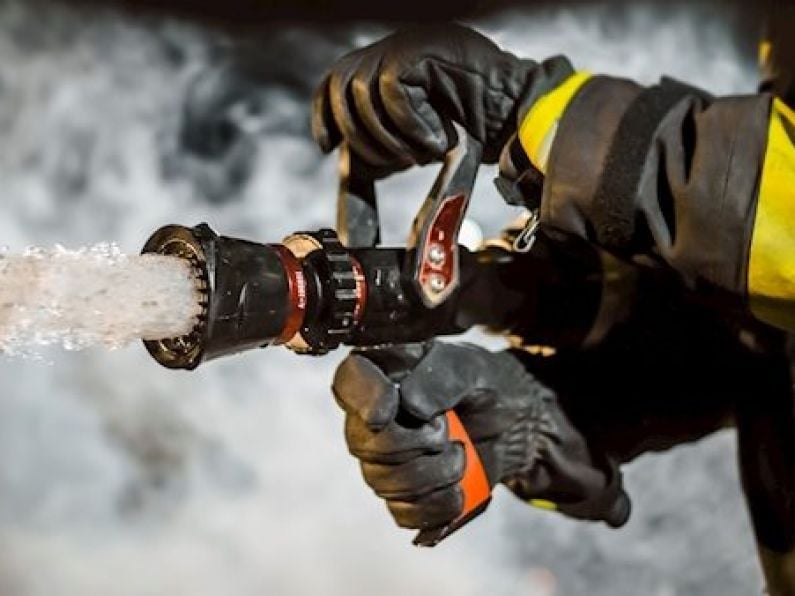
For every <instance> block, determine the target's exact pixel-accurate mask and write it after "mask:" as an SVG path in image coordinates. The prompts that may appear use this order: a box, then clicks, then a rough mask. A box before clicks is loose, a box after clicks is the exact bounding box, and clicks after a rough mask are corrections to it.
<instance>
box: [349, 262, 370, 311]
mask: <svg viewBox="0 0 795 596" xmlns="http://www.w3.org/2000/svg"><path fill="white" fill-rule="evenodd" d="M351 265H352V266H353V279H354V281H355V282H356V306H354V307H353V324H354V325H356V324H357V323H358V322H359V321H361V319H362V315H363V314H364V309H365V307H366V306H367V278H365V276H364V270H363V269H362V266H361V264H360V263H359V261H357V260H356V259H354V258H353V257H351Z"/></svg>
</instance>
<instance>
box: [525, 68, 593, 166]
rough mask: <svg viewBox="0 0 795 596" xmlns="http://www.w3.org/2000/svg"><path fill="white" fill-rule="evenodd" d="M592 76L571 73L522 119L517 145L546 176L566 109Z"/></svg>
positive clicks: (584, 73)
mask: <svg viewBox="0 0 795 596" xmlns="http://www.w3.org/2000/svg"><path fill="white" fill-rule="evenodd" d="M591 76H592V75H591V74H590V73H588V72H577V73H574V74H573V75H571V76H570V77H569V78H568V79H566V80H565V81H563V82H562V83H561V84H560V85H558V86H557V87H555V88H554V89H552V91H550V92H549V93H547V94H546V95H542V96H541V97H540V98H539V99H538V100H537V101H536V102H535V103H534V104H533V106H532V107H531V108H530V111H528V112H527V115H526V116H525V117H524V120H522V124H521V125H520V126H519V142H520V143H521V145H522V148H523V149H524V152H525V154H527V157H528V158H530V161H531V162H532V164H533V165H534V166H535V167H536V168H538V169H539V170H540V171H541V172H542V173H546V169H547V160H548V159H549V150H550V148H551V147H552V140H553V139H554V138H555V133H556V132H557V130H558V122H559V121H560V119H561V117H562V116H563V112H564V110H565V109H566V106H568V105H569V102H570V101H571V99H572V98H573V97H574V95H575V93H577V91H579V89H580V87H582V85H583V83H585V81H587V80H588V79H590V78H591Z"/></svg>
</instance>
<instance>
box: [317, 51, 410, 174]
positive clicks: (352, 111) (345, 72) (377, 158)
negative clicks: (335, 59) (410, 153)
mask: <svg viewBox="0 0 795 596" xmlns="http://www.w3.org/2000/svg"><path fill="white" fill-rule="evenodd" d="M357 61H358V56H357V55H356V54H352V55H351V56H349V57H348V58H347V59H346V64H341V65H340V67H339V68H336V69H335V70H334V71H333V72H332V73H331V79H330V81H329V95H330V98H331V111H332V113H333V114H334V120H335V122H336V123H337V126H338V127H339V129H340V132H341V133H342V136H343V138H344V139H345V140H346V141H347V142H348V143H349V144H350V146H351V148H352V149H353V151H354V152H355V153H356V154H357V155H358V156H359V157H360V158H361V159H362V160H363V161H365V162H366V163H368V164H370V165H371V166H374V167H376V168H387V167H392V166H395V167H397V166H398V165H399V164H396V163H395V161H394V159H395V158H394V157H393V156H390V154H389V152H388V151H387V150H386V149H384V148H383V147H382V146H381V145H380V143H378V141H377V140H376V139H374V138H373V137H372V136H371V135H370V133H369V132H368V131H367V128H366V127H365V126H364V125H363V124H362V123H361V121H360V118H359V114H358V112H357V110H356V105H355V102H354V99H353V91H352V89H351V79H352V78H353V74H354V72H355V67H354V66H353V64H354V63H355V62H357Z"/></svg>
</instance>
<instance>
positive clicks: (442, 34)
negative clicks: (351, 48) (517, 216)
mask: <svg viewBox="0 0 795 596" xmlns="http://www.w3.org/2000/svg"><path fill="white" fill-rule="evenodd" d="M571 72H572V68H571V66H570V65H569V63H568V61H567V60H566V59H565V58H562V57H557V58H552V59H550V60H548V61H546V62H543V63H541V64H537V63H535V62H533V61H531V60H521V59H519V58H517V57H516V56H514V55H513V54H510V53H508V52H504V51H502V50H500V49H499V48H498V47H497V46H496V45H495V44H494V43H492V42H491V41H489V40H488V39H487V38H485V37H484V36H482V35H480V34H479V33H476V32H475V31H473V30H472V29H468V28H466V27H462V26H460V25H454V24H447V25H434V26H426V27H420V28H414V29H410V30H404V31H400V32H398V33H395V34H393V35H390V36H389V37H386V38H385V39H383V40H381V41H379V42H378V43H375V44H373V45H370V46H368V47H365V48H362V49H359V50H357V51H355V52H352V53H351V54H348V55H347V56H345V57H343V58H342V59H340V60H339V61H338V62H337V63H336V64H335V65H334V66H333V67H332V68H331V71H330V72H329V73H328V74H327V75H326V77H325V78H324V80H323V82H322V83H321V84H320V86H319V87H318V88H317V90H316V91H315V98H314V105H313V109H312V133H313V135H314V137H315V140H316V141H317V143H318V144H319V145H320V147H321V148H322V149H323V150H324V151H326V152H329V151H331V150H332V149H334V148H335V147H336V146H337V145H338V144H339V143H340V142H341V141H343V140H344V141H347V142H348V143H349V144H350V147H351V148H352V150H353V151H354V152H355V153H356V154H357V155H358V156H359V157H360V158H361V159H362V160H363V161H364V162H365V163H367V164H369V165H370V166H372V167H373V168H374V173H375V175H376V176H385V175H388V174H390V173H392V172H395V171H399V170H401V169H405V168H407V167H409V166H411V165H413V164H423V163H428V162H430V161H434V160H439V159H440V158H441V157H443V155H444V153H445V152H446V151H447V149H448V148H449V147H450V146H451V145H452V143H453V142H454V141H455V139H451V138H450V135H449V134H448V133H449V131H450V129H451V125H450V122H451V121H456V122H458V123H459V124H461V125H462V126H463V127H464V128H466V129H467V131H469V133H470V134H471V135H472V136H473V137H474V138H476V139H477V140H479V141H480V142H481V143H482V144H483V161H484V162H486V163H494V162H495V161H496V160H497V158H498V156H499V154H500V151H501V149H502V148H503V145H504V144H505V143H506V141H507V140H508V138H509V137H510V136H511V134H512V133H514V132H515V131H516V128H517V119H518V118H520V117H521V116H522V115H523V113H524V112H525V111H526V110H527V108H528V107H529V106H530V105H532V103H533V102H534V100H535V99H536V98H537V97H539V96H540V95H542V94H544V93H546V92H547V91H548V90H549V89H551V88H553V87H555V86H557V85H558V84H559V83H560V82H561V81H562V80H564V79H565V78H566V77H568V76H569V75H570V74H571Z"/></svg>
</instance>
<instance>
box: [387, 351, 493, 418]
mask: <svg viewBox="0 0 795 596" xmlns="http://www.w3.org/2000/svg"><path fill="white" fill-rule="evenodd" d="M493 356H494V354H492V353H491V352H488V351H487V350H484V349H482V348H478V347H476V346H471V345H464V344H448V343H444V342H436V343H435V344H433V345H432V346H431V348H430V349H429V350H428V352H427V353H426V354H425V356H424V357H423V358H422V360H421V361H420V362H419V363H418V364H417V365H416V366H415V367H414V370H412V371H411V373H410V374H409V375H408V376H406V378H404V379H403V380H402V381H401V382H400V403H401V405H402V407H403V408H405V410H406V411H407V412H409V413H410V414H411V415H412V416H416V417H417V418H419V419H420V420H423V421H426V422H427V421H428V420H430V419H432V418H435V417H436V416H438V415H439V414H442V413H443V412H446V411H447V410H452V409H453V408H455V407H456V406H458V404H459V403H460V402H461V400H462V399H463V398H464V396H466V395H468V394H470V393H471V392H472V391H473V390H476V389H487V388H488V387H487V382H486V380H485V379H483V378H481V375H482V373H484V372H488V371H489V370H490V369H491V368H493V362H491V360H490V357H493Z"/></svg>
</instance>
